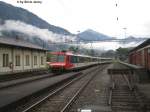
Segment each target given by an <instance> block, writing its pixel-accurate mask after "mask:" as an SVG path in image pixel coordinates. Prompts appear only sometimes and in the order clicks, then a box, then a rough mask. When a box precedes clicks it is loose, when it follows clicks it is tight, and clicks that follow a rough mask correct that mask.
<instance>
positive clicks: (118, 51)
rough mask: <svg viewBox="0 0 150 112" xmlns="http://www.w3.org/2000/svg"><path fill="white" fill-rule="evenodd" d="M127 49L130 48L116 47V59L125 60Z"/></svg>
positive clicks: (127, 53)
mask: <svg viewBox="0 0 150 112" xmlns="http://www.w3.org/2000/svg"><path fill="white" fill-rule="evenodd" d="M129 51H130V48H122V47H119V48H118V49H116V56H117V58H118V59H120V60H122V61H125V60H127V59H128V55H129Z"/></svg>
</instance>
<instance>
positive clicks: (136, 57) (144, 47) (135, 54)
mask: <svg viewBox="0 0 150 112" xmlns="http://www.w3.org/2000/svg"><path fill="white" fill-rule="evenodd" d="M129 62H130V63H131V64H134V65H138V66H142V67H144V68H146V69H147V70H149V71H150V39H148V40H146V41H145V42H143V43H142V44H140V45H139V46H137V47H135V48H134V49H132V50H131V51H130V54H129Z"/></svg>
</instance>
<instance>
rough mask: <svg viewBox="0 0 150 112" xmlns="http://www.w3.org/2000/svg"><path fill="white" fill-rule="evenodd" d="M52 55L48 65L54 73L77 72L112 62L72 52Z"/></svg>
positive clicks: (107, 59)
mask: <svg viewBox="0 0 150 112" xmlns="http://www.w3.org/2000/svg"><path fill="white" fill-rule="evenodd" d="M50 54H51V58H50V60H48V62H47V64H48V65H49V67H50V68H51V69H52V71H59V70H62V71H64V70H76V69H80V68H84V67H89V66H93V65H97V64H100V63H109V62H110V61H111V60H112V59H111V58H100V57H92V56H87V55H80V54H73V53H71V52H51V53H50Z"/></svg>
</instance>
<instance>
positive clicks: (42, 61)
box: [41, 57, 44, 65]
mask: <svg viewBox="0 0 150 112" xmlns="http://www.w3.org/2000/svg"><path fill="white" fill-rule="evenodd" d="M41 65H44V60H43V57H41Z"/></svg>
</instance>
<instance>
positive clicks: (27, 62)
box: [26, 55, 30, 66]
mask: <svg viewBox="0 0 150 112" xmlns="http://www.w3.org/2000/svg"><path fill="white" fill-rule="evenodd" d="M29 65H30V58H29V55H26V66H29Z"/></svg>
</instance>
